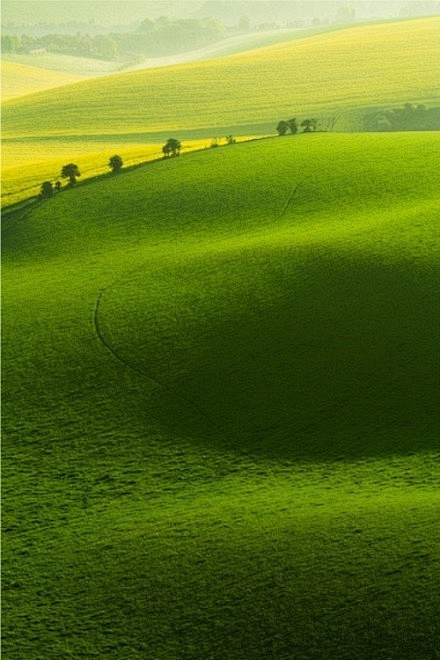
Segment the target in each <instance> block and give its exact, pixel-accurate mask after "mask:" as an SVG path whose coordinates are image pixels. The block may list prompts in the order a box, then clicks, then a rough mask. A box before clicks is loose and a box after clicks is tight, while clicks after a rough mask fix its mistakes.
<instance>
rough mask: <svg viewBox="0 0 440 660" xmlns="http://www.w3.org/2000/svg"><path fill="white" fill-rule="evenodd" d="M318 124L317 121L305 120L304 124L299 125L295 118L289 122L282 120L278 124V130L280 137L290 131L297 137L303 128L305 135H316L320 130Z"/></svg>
mask: <svg viewBox="0 0 440 660" xmlns="http://www.w3.org/2000/svg"><path fill="white" fill-rule="evenodd" d="M318 124H319V122H318V120H317V119H303V120H302V122H301V123H300V124H298V121H297V119H296V117H294V118H293V119H288V120H287V121H285V120H284V119H281V121H279V122H278V124H277V127H276V130H277V133H278V135H286V133H287V132H288V131H290V133H291V134H292V135H295V134H296V133H298V131H299V127H301V128H302V129H303V131H302V132H303V133H314V132H315V131H316V129H317V128H318Z"/></svg>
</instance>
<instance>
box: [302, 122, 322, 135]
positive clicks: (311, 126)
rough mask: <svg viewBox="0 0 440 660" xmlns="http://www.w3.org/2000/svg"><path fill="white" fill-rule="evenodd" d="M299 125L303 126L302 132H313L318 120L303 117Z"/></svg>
mask: <svg viewBox="0 0 440 660" xmlns="http://www.w3.org/2000/svg"><path fill="white" fill-rule="evenodd" d="M301 126H304V131H303V132H304V133H313V132H314V131H316V127H317V126H318V122H317V120H316V119H304V120H303V121H302V122H301Z"/></svg>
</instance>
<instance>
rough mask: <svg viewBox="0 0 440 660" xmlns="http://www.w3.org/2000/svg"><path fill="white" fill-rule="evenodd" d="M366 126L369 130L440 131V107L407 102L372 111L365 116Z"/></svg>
mask: <svg viewBox="0 0 440 660" xmlns="http://www.w3.org/2000/svg"><path fill="white" fill-rule="evenodd" d="M364 127H365V129H366V130H367V131H438V130H439V129H440V108H439V107H437V108H427V106H426V105H424V104H423V103H419V104H418V105H415V104H413V103H405V104H404V105H403V106H402V107H400V108H392V109H390V110H380V111H379V112H374V113H370V114H369V115H367V116H366V117H365V118H364Z"/></svg>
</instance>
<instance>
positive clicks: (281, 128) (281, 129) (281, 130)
mask: <svg viewBox="0 0 440 660" xmlns="http://www.w3.org/2000/svg"><path fill="white" fill-rule="evenodd" d="M288 128H289V124H288V123H287V121H284V119H282V120H281V121H279V122H278V125H277V131H278V135H286V133H287V129H288Z"/></svg>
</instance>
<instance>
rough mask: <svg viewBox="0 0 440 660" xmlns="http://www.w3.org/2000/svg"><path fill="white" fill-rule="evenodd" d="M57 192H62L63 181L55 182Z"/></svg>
mask: <svg viewBox="0 0 440 660" xmlns="http://www.w3.org/2000/svg"><path fill="white" fill-rule="evenodd" d="M55 190H56V191H57V193H59V192H60V190H61V181H55Z"/></svg>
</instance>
